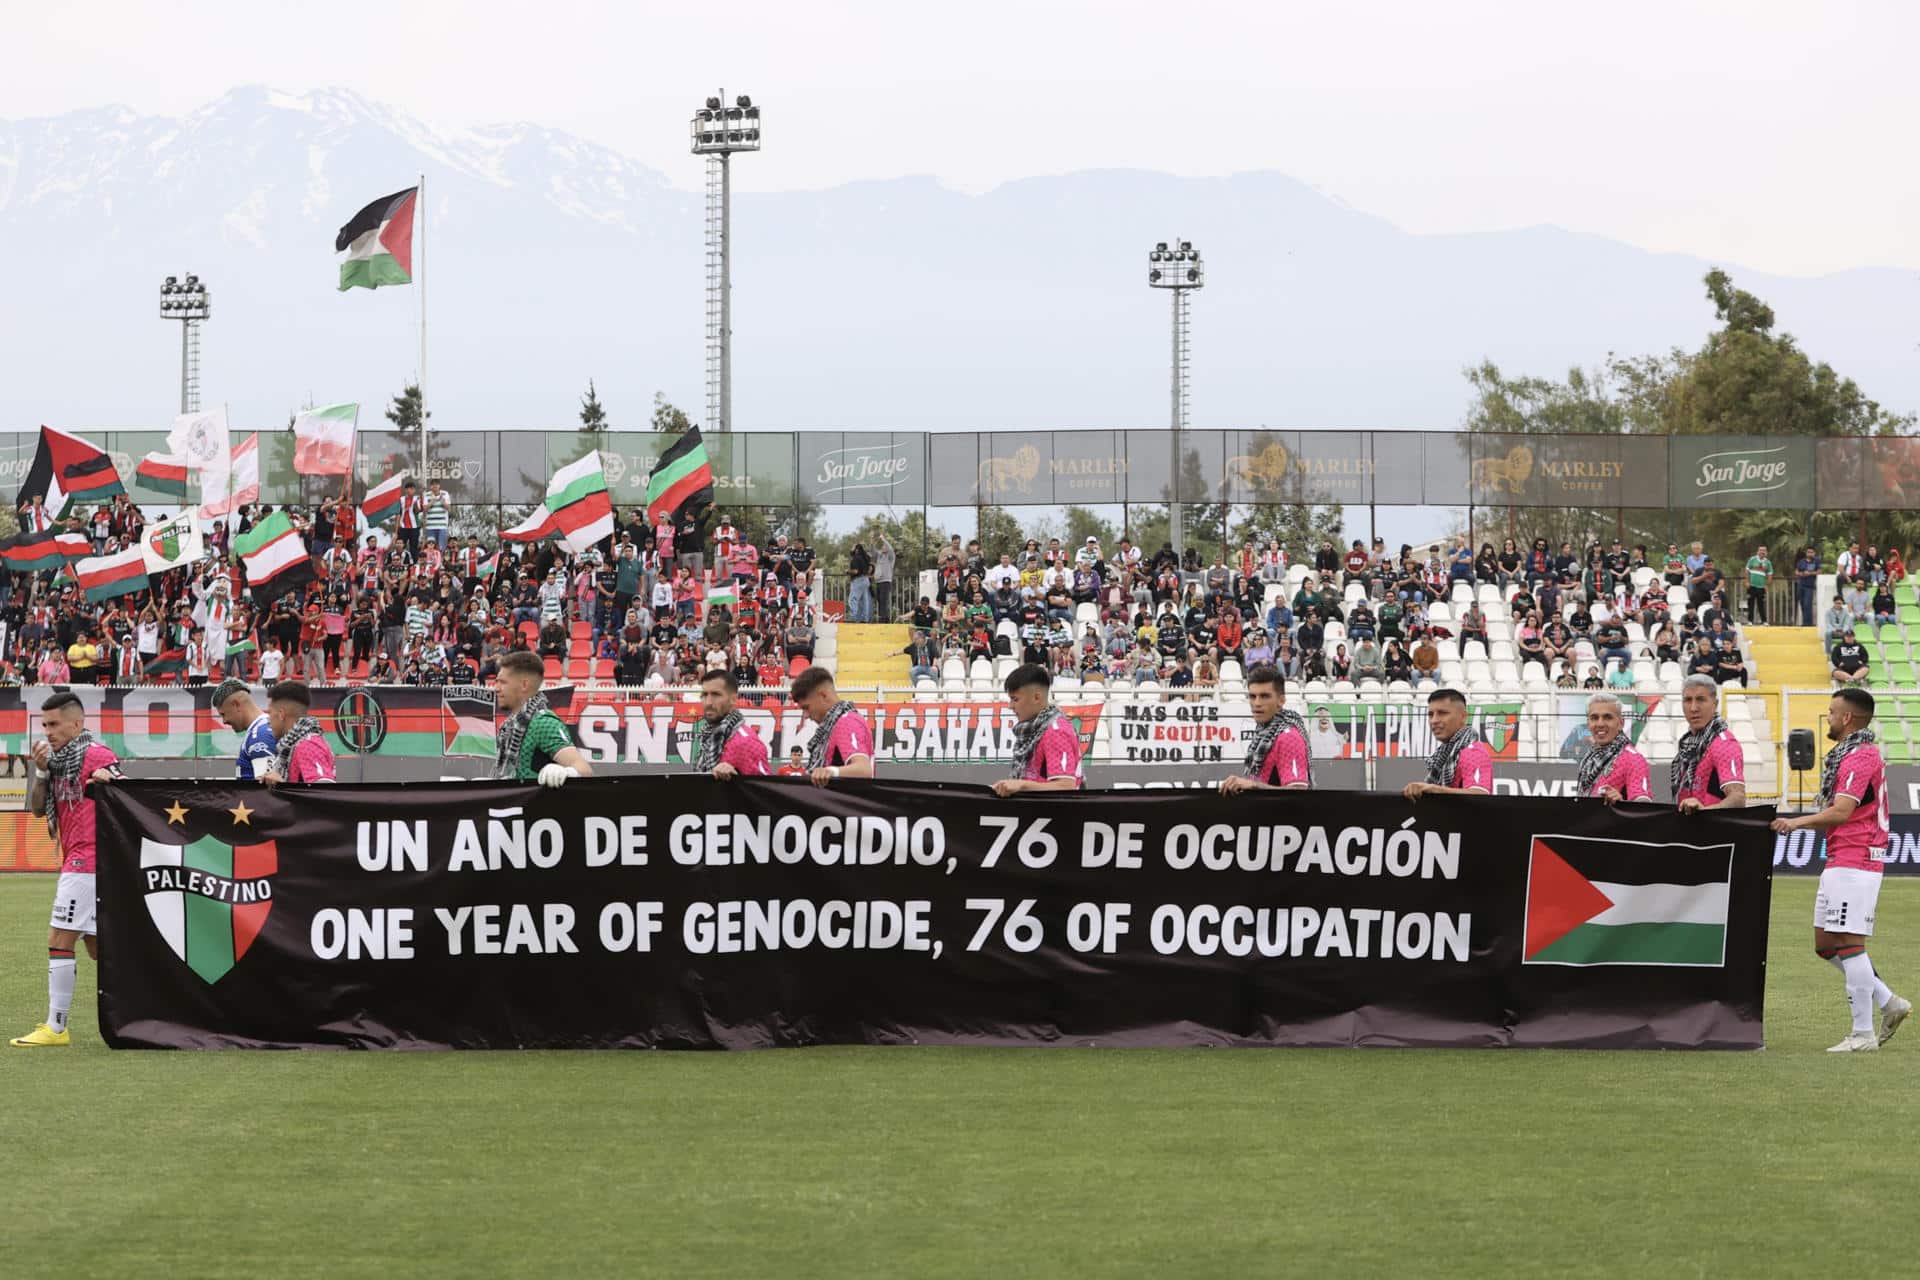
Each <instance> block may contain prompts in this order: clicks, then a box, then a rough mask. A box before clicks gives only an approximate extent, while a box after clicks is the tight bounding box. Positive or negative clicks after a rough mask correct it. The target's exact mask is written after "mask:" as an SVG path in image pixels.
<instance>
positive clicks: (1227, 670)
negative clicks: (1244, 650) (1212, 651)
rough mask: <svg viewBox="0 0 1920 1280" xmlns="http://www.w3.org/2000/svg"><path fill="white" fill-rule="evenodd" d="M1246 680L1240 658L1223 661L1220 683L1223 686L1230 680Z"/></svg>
mask: <svg viewBox="0 0 1920 1280" xmlns="http://www.w3.org/2000/svg"><path fill="white" fill-rule="evenodd" d="M1244 678H1245V676H1244V673H1243V672H1242V671H1241V669H1240V660H1239V659H1238V658H1226V659H1223V660H1222V661H1221V663H1220V681H1221V683H1222V684H1224V683H1226V682H1227V681H1228V680H1241V679H1244Z"/></svg>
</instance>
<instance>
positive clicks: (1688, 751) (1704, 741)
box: [1667, 716, 1727, 798]
mask: <svg viewBox="0 0 1920 1280" xmlns="http://www.w3.org/2000/svg"><path fill="white" fill-rule="evenodd" d="M1726 730H1727V722H1726V721H1725V720H1722V719H1721V718H1720V717H1719V716H1715V717H1714V718H1713V719H1711V720H1709V721H1707V723H1706V726H1705V727H1704V728H1701V729H1698V730H1690V731H1688V732H1686V733H1683V734H1681V735H1680V743H1679V745H1678V746H1677V747H1675V748H1674V752H1673V764H1672V765H1671V766H1670V767H1669V769H1668V772H1667V781H1668V782H1669V783H1671V784H1672V786H1673V794H1674V796H1675V797H1676V798H1677V797H1678V796H1679V794H1680V793H1681V792H1682V791H1684V790H1685V789H1687V788H1688V787H1691V786H1692V785H1693V775H1694V774H1696V773H1698V772H1699V771H1700V761H1701V759H1702V758H1703V757H1704V756H1705V755H1706V754H1707V747H1708V746H1709V745H1710V744H1711V743H1712V742H1713V740H1714V739H1715V738H1717V737H1719V736H1720V735H1721V734H1723V733H1725V732H1726Z"/></svg>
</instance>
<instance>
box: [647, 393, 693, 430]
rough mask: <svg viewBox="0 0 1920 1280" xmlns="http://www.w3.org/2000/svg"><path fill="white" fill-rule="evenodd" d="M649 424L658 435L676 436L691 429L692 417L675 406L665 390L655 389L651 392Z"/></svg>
mask: <svg viewBox="0 0 1920 1280" xmlns="http://www.w3.org/2000/svg"><path fill="white" fill-rule="evenodd" d="M650 425H651V426H652V428H653V430H654V431H655V432H656V433H658V434H660V435H663V436H678V435H685V434H686V433H687V432H688V431H691V430H692V429H693V419H691V418H689V417H687V415H686V414H685V413H684V412H682V411H681V410H680V409H678V408H676V407H675V405H674V403H673V402H672V401H671V400H669V399H667V393H666V392H664V391H656V392H654V393H653V419H652V421H651V423H650Z"/></svg>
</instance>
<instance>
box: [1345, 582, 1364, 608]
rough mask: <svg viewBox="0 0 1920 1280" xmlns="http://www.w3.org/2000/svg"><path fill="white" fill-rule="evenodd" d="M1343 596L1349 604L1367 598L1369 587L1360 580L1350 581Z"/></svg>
mask: <svg viewBox="0 0 1920 1280" xmlns="http://www.w3.org/2000/svg"><path fill="white" fill-rule="evenodd" d="M1341 598H1342V599H1343V600H1345V601H1346V603H1348V604H1354V603H1356V602H1357V601H1361V600H1365V599H1366V598H1367V589H1366V588H1365V587H1364V586H1362V585H1360V584H1359V583H1358V582H1349V583H1348V584H1347V588H1346V591H1345V593H1344V594H1343V596H1342V597H1341Z"/></svg>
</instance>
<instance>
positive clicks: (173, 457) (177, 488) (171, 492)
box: [133, 453, 187, 502]
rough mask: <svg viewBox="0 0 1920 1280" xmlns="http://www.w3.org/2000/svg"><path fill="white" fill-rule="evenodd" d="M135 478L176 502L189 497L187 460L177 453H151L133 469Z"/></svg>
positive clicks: (146, 486)
mask: <svg viewBox="0 0 1920 1280" xmlns="http://www.w3.org/2000/svg"><path fill="white" fill-rule="evenodd" d="M133 475H134V479H135V480H136V481H138V482H139V483H140V484H141V485H143V486H144V487H145V488H146V489H147V490H148V491H149V492H151V493H157V494H159V495H160V496H162V497H164V498H172V499H174V500H175V501H176V502H184V501H186V497H187V460H186V459H185V458H183V457H181V456H180V455H179V454H177V453H150V454H148V455H147V456H146V457H144V458H142V459H140V465H139V466H137V467H135V468H134V469H133Z"/></svg>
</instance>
